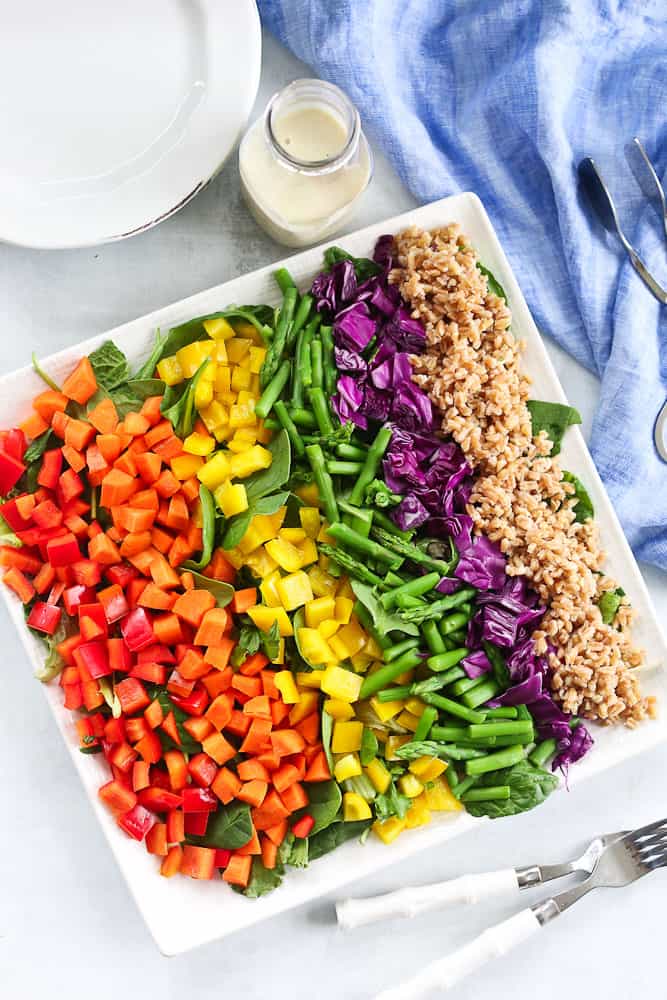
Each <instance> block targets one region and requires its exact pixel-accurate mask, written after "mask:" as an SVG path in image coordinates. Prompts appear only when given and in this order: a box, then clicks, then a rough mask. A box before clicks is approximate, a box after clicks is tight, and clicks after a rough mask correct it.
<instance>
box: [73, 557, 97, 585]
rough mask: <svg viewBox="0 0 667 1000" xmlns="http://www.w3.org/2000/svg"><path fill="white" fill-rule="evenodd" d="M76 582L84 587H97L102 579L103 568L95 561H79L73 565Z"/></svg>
mask: <svg viewBox="0 0 667 1000" xmlns="http://www.w3.org/2000/svg"><path fill="white" fill-rule="evenodd" d="M72 573H73V574H74V582H75V583H81V584H83V586H84V587H96V586H97V584H98V583H99V582H100V580H101V579H102V567H101V566H100V564H99V563H96V562H95V560H94V559H77V561H76V562H75V563H72Z"/></svg>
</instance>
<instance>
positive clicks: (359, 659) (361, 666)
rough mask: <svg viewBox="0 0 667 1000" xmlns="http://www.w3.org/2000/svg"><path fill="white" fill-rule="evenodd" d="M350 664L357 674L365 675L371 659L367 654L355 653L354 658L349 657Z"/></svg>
mask: <svg viewBox="0 0 667 1000" xmlns="http://www.w3.org/2000/svg"><path fill="white" fill-rule="evenodd" d="M350 663H351V664H352V668H353V670H354V671H355V672H356V673H357V674H365V673H366V671H367V670H368V668H369V667H370V665H371V663H372V659H371V657H370V656H369V655H368V653H364V652H361V653H355V654H354V656H351V657H350Z"/></svg>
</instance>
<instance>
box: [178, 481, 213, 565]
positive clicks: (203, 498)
mask: <svg viewBox="0 0 667 1000" xmlns="http://www.w3.org/2000/svg"><path fill="white" fill-rule="evenodd" d="M199 506H200V510H201V518H202V550H201V555H200V557H199V559H187V560H186V561H185V563H184V564H183V565H184V566H185V568H186V569H190V570H200V569H206V567H207V566H208V564H209V563H210V561H211V556H212V555H213V545H214V544H215V500H214V499H213V494H212V493H211V491H210V490H209V489H208V488H207V487H206V486H204V484H203V483H200V484H199Z"/></svg>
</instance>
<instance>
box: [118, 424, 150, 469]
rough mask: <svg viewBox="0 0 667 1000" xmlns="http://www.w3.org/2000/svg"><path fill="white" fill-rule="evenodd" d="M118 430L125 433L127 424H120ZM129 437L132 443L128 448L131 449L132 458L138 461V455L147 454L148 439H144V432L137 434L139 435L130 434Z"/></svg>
mask: <svg viewBox="0 0 667 1000" xmlns="http://www.w3.org/2000/svg"><path fill="white" fill-rule="evenodd" d="M118 432H119V434H125V433H126V430H125V425H124V424H120V425H119V427H118ZM127 437H129V438H130V439H131V440H130V443H129V444H128V446H127V450H128V451H129V453H130V455H132V458H133V459H134V460H135V462H136V459H137V455H145V454H146V451H147V448H146V441H145V440H144V437H143V435H142V434H137V435H132V434H128V435H127Z"/></svg>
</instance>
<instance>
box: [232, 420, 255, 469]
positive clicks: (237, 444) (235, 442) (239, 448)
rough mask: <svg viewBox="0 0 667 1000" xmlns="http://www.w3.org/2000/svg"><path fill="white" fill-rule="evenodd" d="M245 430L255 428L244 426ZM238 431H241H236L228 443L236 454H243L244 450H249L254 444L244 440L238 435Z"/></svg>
mask: <svg viewBox="0 0 667 1000" xmlns="http://www.w3.org/2000/svg"><path fill="white" fill-rule="evenodd" d="M243 430H246V431H248V430H253V428H252V427H244V428H243ZM238 433H239V432H238V431H235V432H234V437H233V438H231V440H230V442H229V444H228V445H227V447H228V448H229V450H230V451H231V452H232V454H234V455H242V454H243V452H244V451H247V450H248V448H252V445H251V444H250V442H249V441H242V440H240V439H239V438H238V437H237V436H236V435H237V434H238ZM234 475H236V473H234Z"/></svg>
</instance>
